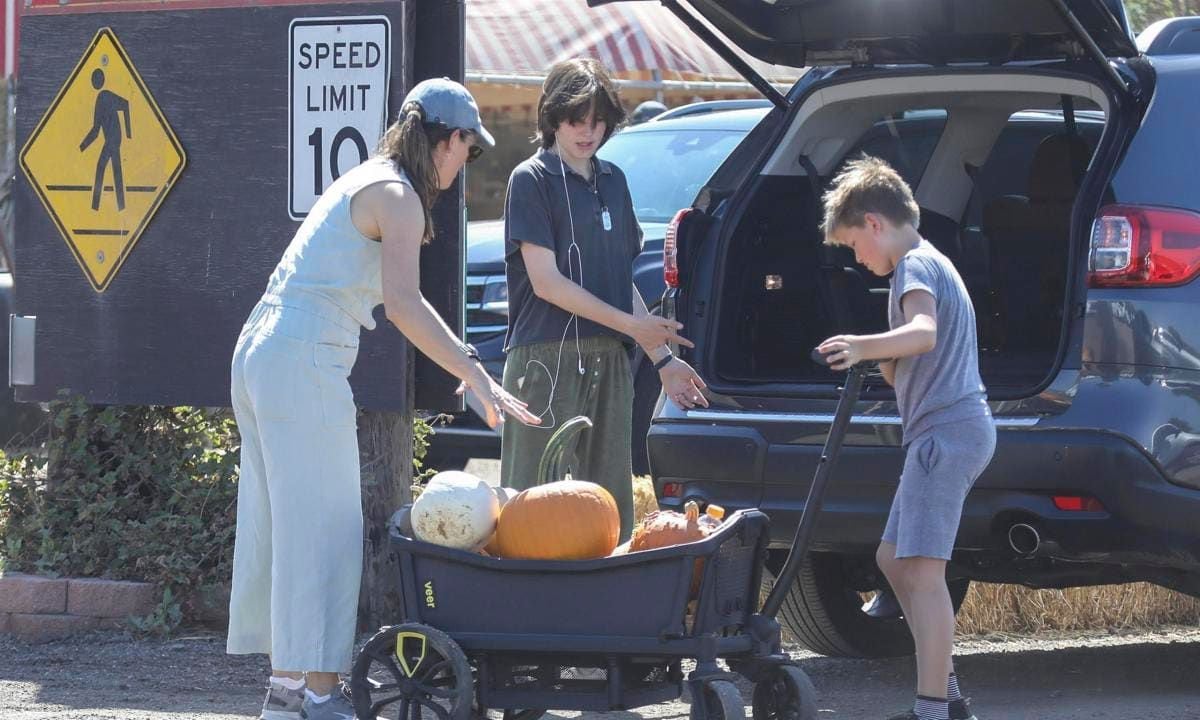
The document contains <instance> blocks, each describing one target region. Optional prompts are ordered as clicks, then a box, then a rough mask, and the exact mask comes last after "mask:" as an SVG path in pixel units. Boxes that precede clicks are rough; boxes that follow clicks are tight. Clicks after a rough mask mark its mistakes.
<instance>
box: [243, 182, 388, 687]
mask: <svg viewBox="0 0 1200 720" xmlns="http://www.w3.org/2000/svg"><path fill="white" fill-rule="evenodd" d="M380 182H404V183H408V180H407V178H406V177H405V176H404V175H403V172H402V171H400V170H398V169H397V168H396V167H395V165H394V164H393V163H391V162H390V161H387V160H383V159H378V158H376V159H372V160H369V161H367V162H366V163H363V164H362V165H360V166H358V167H356V168H354V169H353V170H350V171H349V172H347V173H346V174H345V175H343V176H342V177H341V178H339V179H338V180H336V181H335V182H334V183H333V184H332V185H331V186H330V187H329V189H328V190H327V191H326V192H325V193H324V194H323V195H322V196H321V197H320V199H319V200H317V203H316V205H315V206H314V207H313V208H312V211H311V212H310V213H309V214H308V217H307V218H306V219H305V221H304V223H303V225H301V226H300V229H299V231H297V233H296V237H295V238H294V239H293V240H292V242H291V244H290V245H289V246H288V249H287V251H286V252H285V253H284V255H283V259H281V260H280V261H279V265H278V266H277V267H276V268H275V272H274V273H273V274H272V276H271V279H270V282H269V283H268V285H267V290H266V293H265V294H264V295H263V297H262V299H261V300H260V301H259V302H258V304H257V305H256V306H255V307H254V310H253V311H252V312H251V313H250V317H249V318H248V319H247V321H246V324H245V326H244V327H243V328H242V332H241V335H240V336H239V337H238V342H237V348H236V350H235V351H234V356H233V368H232V378H231V380H232V382H231V390H232V396H233V410H234V415H235V417H236V418H237V424H238V430H239V431H240V432H241V436H242V456H241V477H240V480H239V484H238V506H237V535H236V539H235V541H234V551H233V592H232V596H231V598H230V603H229V639H228V643H227V647H226V650H227V652H229V653H233V654H244V653H270V655H271V664H272V666H273V667H274V668H276V669H279V670H290V671H311V672H346V671H348V670H349V669H350V664H351V654H352V652H353V646H354V631H355V619H356V615H357V612H358V588H359V582H360V578H361V574H362V554H363V526H362V497H361V494H360V490H359V456H358V436H357V431H356V427H355V405H354V398H353V396H352V395H351V392H350V383H349V381H348V378H349V375H350V369H351V368H352V367H353V366H354V361H355V359H356V357H357V355H358V336H359V328H360V327H366V328H367V329H371V328H374V327H375V320H374V318H373V317H372V315H371V312H372V310H373V309H374V308H375V306H377V305H379V304H380V303H382V302H383V288H382V281H381V272H380V249H381V244H380V243H379V242H378V241H374V240H371V239H369V238H366V237H364V236H363V235H362V234H361V233H359V232H358V230H357V228H355V227H354V224H353V222H352V221H351V219H350V201H351V199H352V198H353V197H354V195H355V193H357V192H358V191H359V190H361V189H363V188H365V187H367V186H368V185H373V184H375V183H380ZM409 184H411V183H409Z"/></svg>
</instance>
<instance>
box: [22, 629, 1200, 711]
mask: <svg viewBox="0 0 1200 720" xmlns="http://www.w3.org/2000/svg"><path fill="white" fill-rule="evenodd" d="M792 650H793V652H794V653H795V654H796V655H797V656H798V657H800V658H802V660H801V663H802V665H803V667H804V669H805V671H807V672H808V673H809V675H810V676H811V677H812V679H813V682H814V684H815V685H816V687H817V691H818V692H819V694H820V708H821V714H820V717H821V718H822V720H826V719H828V720H837V719H838V718H854V719H858V718H864V719H866V718H886V717H887V716H889V715H890V714H892V713H893V712H894V711H897V710H902V709H904V707H905V706H906V704H908V703H910V702H911V692H912V690H911V688H912V683H913V667H912V660H911V659H898V660H834V659H828V658H820V657H815V656H812V655H810V654H808V653H804V652H801V651H799V649H797V648H792ZM1197 667H1200V630H1196V629H1193V628H1167V629H1162V630H1158V631H1155V632H1149V633H1137V634H1106V633H1095V634H1084V635H1079V634H1075V635H1070V636H1067V635H1058V636H1053V635H1041V636H1038V637H1013V636H1004V637H1000V636H994V637H982V638H979V637H977V638H970V639H965V640H963V641H961V642H960V644H959V658H958V670H959V674H960V676H961V677H962V682H963V685H964V689H965V690H966V691H967V692H968V694H970V695H972V696H973V697H974V705H975V710H976V714H977V715H978V716H979V718H980V720H1018V719H1020V720H1026V719H1029V720H1032V719H1033V718H1037V719H1038V720H1105V719H1109V718H1111V719H1113V720H1116V719H1117V718H1122V719H1124V718H1139V719H1140V718H1151V717H1169V718H1173V719H1184V718H1200V678H1197V676H1196V668H1197ZM267 670H268V668H267V665H266V661H265V658H263V657H256V656H228V655H225V654H224V639H223V637H221V636H219V635H216V634H211V633H210V634H197V635H193V636H188V637H181V638H178V639H175V640H169V641H151V640H142V641H138V640H133V639H131V638H130V637H128V636H127V635H125V634H122V633H93V634H91V635H87V636H82V637H79V638H75V639H70V640H63V641H58V642H52V643H47V644H42V645H28V644H25V643H22V642H19V641H16V640H13V639H11V638H5V639H0V718H3V720H50V719H51V718H53V720H85V719H86V720H167V719H168V718H170V719H172V720H175V719H183V718H194V719H195V720H246V719H248V718H256V717H257V711H258V707H259V704H260V703H261V699H262V698H261V691H260V690H259V689H258V688H259V685H260V683H261V681H262V679H263V678H264V677H265V673H266V672H267ZM742 693H743V696H744V697H745V698H747V699H748V698H749V697H750V687H749V686H748V685H747V684H745V683H743V684H742ZM687 712H688V707H687V705H685V704H684V703H682V702H678V701H677V702H670V703H663V704H660V705H655V706H651V707H646V708H641V709H640V710H638V711H636V712H623V713H610V714H609V715H608V717H609V718H611V719H613V720H634V719H635V718H638V717H640V718H685V717H686V716H687ZM747 713H749V708H747ZM591 715H593V713H587V714H585V717H590V716H591ZM578 716H579V713H569V712H554V713H551V714H549V715H548V716H547V717H548V720H558V719H560V718H576V717H578Z"/></svg>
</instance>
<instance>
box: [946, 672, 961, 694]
mask: <svg viewBox="0 0 1200 720" xmlns="http://www.w3.org/2000/svg"><path fill="white" fill-rule="evenodd" d="M946 699H947V700H962V691H961V690H959V689H958V675H955V674H954V673H950V677H949V678H948V679H947V680H946Z"/></svg>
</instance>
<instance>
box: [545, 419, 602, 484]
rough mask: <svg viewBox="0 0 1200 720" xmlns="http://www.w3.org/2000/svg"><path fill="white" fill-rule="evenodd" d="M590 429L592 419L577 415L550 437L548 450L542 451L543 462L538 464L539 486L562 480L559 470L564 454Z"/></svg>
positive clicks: (547, 444)
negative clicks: (569, 444) (576, 438)
mask: <svg viewBox="0 0 1200 720" xmlns="http://www.w3.org/2000/svg"><path fill="white" fill-rule="evenodd" d="M590 427H592V421H591V419H590V418H588V417H587V416H586V415H577V416H575V417H573V418H571V419H570V420H568V421H566V422H565V423H563V424H562V427H560V428H559V429H557V430H555V431H554V434H553V435H551V436H550V440H549V441H548V442H547V443H546V449H545V450H544V451H542V459H541V461H540V462H538V470H537V484H538V485H545V484H546V483H551V482H554V481H555V480H561V479H562V478H560V477H558V469H559V467H561V465H562V457H563V453H565V452H566V451H567V444H568V443H569V441H570V440H571V438H573V437H575V435H576V434H578V433H579V432H580V431H582V430H583V429H585V428H590Z"/></svg>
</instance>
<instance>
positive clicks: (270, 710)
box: [258, 683, 304, 720]
mask: <svg viewBox="0 0 1200 720" xmlns="http://www.w3.org/2000/svg"><path fill="white" fill-rule="evenodd" d="M303 701H304V687H303V686H301V687H298V688H296V689H295V690H290V689H288V688H285V687H283V686H281V685H276V684H275V683H271V684H270V686H269V687H268V688H267V699H266V700H264V701H263V706H262V714H261V715H259V716H258V718H259V720H299V717H300V704H301V703H302V702H303Z"/></svg>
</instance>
